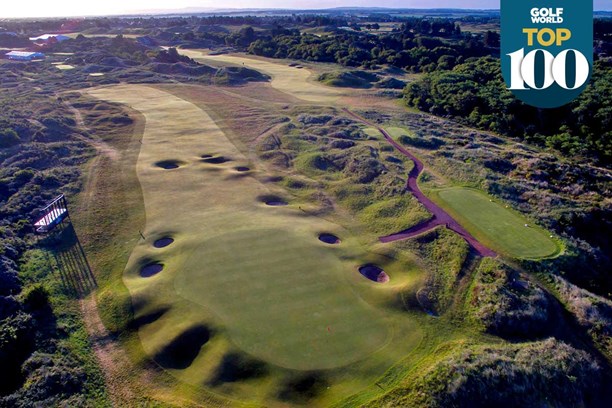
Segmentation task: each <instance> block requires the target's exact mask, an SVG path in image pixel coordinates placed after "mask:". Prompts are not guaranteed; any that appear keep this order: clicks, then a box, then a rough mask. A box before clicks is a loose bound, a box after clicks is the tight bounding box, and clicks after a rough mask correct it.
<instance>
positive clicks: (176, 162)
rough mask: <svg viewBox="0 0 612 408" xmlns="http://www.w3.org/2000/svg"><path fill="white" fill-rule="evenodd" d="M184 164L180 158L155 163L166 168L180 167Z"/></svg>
mask: <svg viewBox="0 0 612 408" xmlns="http://www.w3.org/2000/svg"><path fill="white" fill-rule="evenodd" d="M182 164H184V163H183V162H182V161H180V160H162V161H158V162H157V163H155V165H156V166H157V167H161V168H162V169H164V170H172V169H178V168H179V167H181V165H182Z"/></svg>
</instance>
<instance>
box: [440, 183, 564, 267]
mask: <svg viewBox="0 0 612 408" xmlns="http://www.w3.org/2000/svg"><path fill="white" fill-rule="evenodd" d="M434 194H435V196H437V197H438V198H439V200H438V201H439V202H440V204H442V205H443V206H444V207H445V208H447V209H448V210H449V212H451V214H453V216H454V217H456V218H457V219H459V220H461V223H462V224H463V225H464V226H465V228H466V229H468V231H470V232H471V233H472V234H474V236H475V237H476V238H478V239H480V240H482V241H483V242H486V243H487V244H489V245H491V247H492V248H494V249H495V250H497V251H499V252H501V253H504V254H507V255H509V256H511V257H514V258H520V259H536V258H545V257H549V256H553V255H556V254H557V253H558V252H559V247H558V245H557V244H556V243H555V241H553V240H552V239H551V238H549V237H548V236H547V233H546V231H544V230H543V229H541V228H539V227H538V226H535V225H531V224H528V221H527V220H526V219H525V218H524V217H522V216H521V215H519V214H517V213H515V212H514V211H511V210H509V209H507V208H504V207H503V206H502V205H500V204H498V203H496V202H494V201H492V200H491V199H489V198H488V197H487V196H486V195H485V194H483V193H481V192H479V191H477V190H474V189H470V188H463V187H453V188H447V189H443V190H440V191H436V192H435V193H434ZM526 225H527V226H526Z"/></svg>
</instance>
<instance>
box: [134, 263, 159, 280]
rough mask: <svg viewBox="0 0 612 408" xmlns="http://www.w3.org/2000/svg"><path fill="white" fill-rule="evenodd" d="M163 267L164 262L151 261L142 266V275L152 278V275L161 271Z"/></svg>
mask: <svg viewBox="0 0 612 408" xmlns="http://www.w3.org/2000/svg"><path fill="white" fill-rule="evenodd" d="M163 269H164V265H163V264H160V263H157V262H154V263H150V264H147V265H145V266H143V267H142V269H141V270H140V276H142V277H143V278H150V277H151V276H153V275H157V274H158V273H160V272H161V271H162V270H163Z"/></svg>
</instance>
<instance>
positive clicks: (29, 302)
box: [23, 283, 49, 310]
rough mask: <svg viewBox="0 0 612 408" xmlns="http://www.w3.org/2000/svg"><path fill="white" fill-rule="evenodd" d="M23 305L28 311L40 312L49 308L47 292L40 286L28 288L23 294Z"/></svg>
mask: <svg viewBox="0 0 612 408" xmlns="http://www.w3.org/2000/svg"><path fill="white" fill-rule="evenodd" d="M23 304H24V305H25V306H26V307H27V308H28V309H30V310H40V309H42V308H44V307H46V306H49V292H48V291H47V288H45V287H44V286H43V285H42V284H40V283H37V284H35V285H32V286H31V287H29V288H28V289H27V290H26V291H25V293H24V294H23Z"/></svg>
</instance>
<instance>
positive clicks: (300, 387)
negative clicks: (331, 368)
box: [278, 371, 329, 405]
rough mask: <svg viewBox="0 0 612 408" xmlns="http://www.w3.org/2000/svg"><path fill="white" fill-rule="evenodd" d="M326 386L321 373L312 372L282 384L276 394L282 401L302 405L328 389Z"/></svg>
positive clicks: (299, 375)
mask: <svg viewBox="0 0 612 408" xmlns="http://www.w3.org/2000/svg"><path fill="white" fill-rule="evenodd" d="M328 385H329V384H328V382H327V380H326V379H325V377H324V376H323V374H322V373H321V372H318V371H314V372H307V373H303V374H298V375H296V376H295V377H293V378H290V379H289V380H286V381H285V382H284V384H282V386H281V389H280V391H279V392H278V398H279V399H281V400H283V401H289V402H293V403H297V404H300V405H304V404H307V403H308V401H310V400H311V399H313V398H314V397H316V396H317V395H319V394H320V393H321V392H323V391H324V390H325V389H326V388H328Z"/></svg>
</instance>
